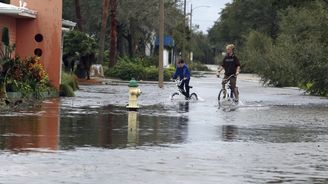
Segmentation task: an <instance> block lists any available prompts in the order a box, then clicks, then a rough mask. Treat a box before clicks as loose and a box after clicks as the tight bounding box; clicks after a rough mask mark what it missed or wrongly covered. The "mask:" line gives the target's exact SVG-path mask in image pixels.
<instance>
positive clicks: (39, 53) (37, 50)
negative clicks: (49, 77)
mask: <svg viewBox="0 0 328 184" xmlns="http://www.w3.org/2000/svg"><path fill="white" fill-rule="evenodd" d="M34 55H36V56H39V57H41V56H42V49H40V48H37V49H35V50H34Z"/></svg>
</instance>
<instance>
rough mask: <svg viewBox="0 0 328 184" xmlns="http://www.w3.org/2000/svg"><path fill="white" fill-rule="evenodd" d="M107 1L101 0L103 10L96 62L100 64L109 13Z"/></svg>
mask: <svg viewBox="0 0 328 184" xmlns="http://www.w3.org/2000/svg"><path fill="white" fill-rule="evenodd" d="M109 3H110V0H103V11H102V17H101V31H100V37H99V55H98V63H99V64H102V63H103V61H104V50H105V38H106V30H107V19H108V13H109Z"/></svg>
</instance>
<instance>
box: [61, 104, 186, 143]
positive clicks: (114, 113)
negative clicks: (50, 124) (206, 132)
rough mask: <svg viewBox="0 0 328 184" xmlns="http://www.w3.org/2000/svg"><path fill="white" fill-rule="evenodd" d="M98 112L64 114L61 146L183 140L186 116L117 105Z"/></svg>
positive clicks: (178, 141)
mask: <svg viewBox="0 0 328 184" xmlns="http://www.w3.org/2000/svg"><path fill="white" fill-rule="evenodd" d="M98 111H99V113H98V114H96V115H95V114H84V113H81V114H74V116H72V115H71V114H65V113H67V112H62V118H61V127H60V146H61V149H74V148H75V147H85V146H91V147H104V148H125V147H129V146H132V147H135V146H145V145H148V146H152V145H161V144H167V143H180V142H184V141H185V140H186V138H187V136H186V134H187V121H188V120H187V119H186V118H184V117H170V116H153V115H144V114H142V111H141V112H133V111H132V112H127V111H125V110H122V109H121V110H118V107H106V108H104V109H99V110H98Z"/></svg>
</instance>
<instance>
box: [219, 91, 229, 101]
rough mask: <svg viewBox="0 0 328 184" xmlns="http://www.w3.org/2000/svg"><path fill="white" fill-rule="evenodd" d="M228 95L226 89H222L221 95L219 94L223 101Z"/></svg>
mask: <svg viewBox="0 0 328 184" xmlns="http://www.w3.org/2000/svg"><path fill="white" fill-rule="evenodd" d="M226 97H227V90H225V89H221V91H220V93H219V95H218V101H219V102H220V101H222V100H223V99H225V98H226Z"/></svg>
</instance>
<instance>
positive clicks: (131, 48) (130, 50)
mask: <svg viewBox="0 0 328 184" xmlns="http://www.w3.org/2000/svg"><path fill="white" fill-rule="evenodd" d="M127 40H128V45H129V46H128V47H129V56H130V57H133V56H134V50H133V45H134V43H133V40H132V35H131V33H129V35H128V36H127Z"/></svg>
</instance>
